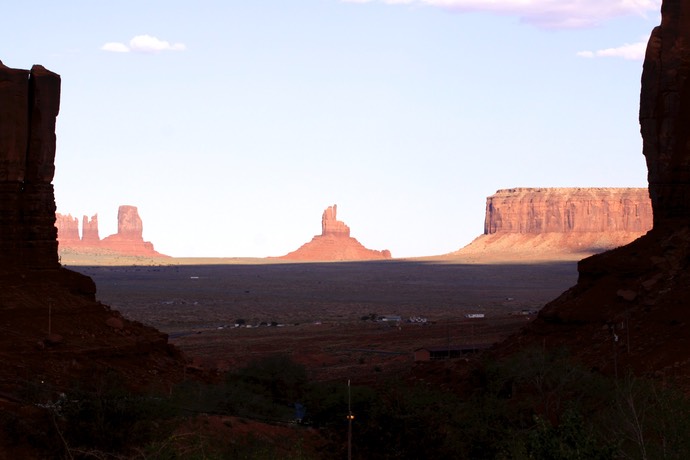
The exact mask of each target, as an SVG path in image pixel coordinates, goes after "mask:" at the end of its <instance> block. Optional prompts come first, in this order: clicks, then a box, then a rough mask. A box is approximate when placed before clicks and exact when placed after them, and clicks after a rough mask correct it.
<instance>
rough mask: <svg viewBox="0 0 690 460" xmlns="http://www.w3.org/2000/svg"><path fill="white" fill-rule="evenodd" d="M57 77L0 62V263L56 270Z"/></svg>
mask: <svg viewBox="0 0 690 460" xmlns="http://www.w3.org/2000/svg"><path fill="white" fill-rule="evenodd" d="M59 110H60V76H59V75H58V74H56V73H53V72H50V71H48V70H46V69H45V68H44V67H42V66H40V65H35V66H33V67H32V68H31V70H30V71H28V70H21V69H11V68H9V67H7V66H5V65H3V64H2V62H0V215H2V220H1V221H0V261H1V262H2V265H3V266H15V267H22V268H30V269H57V268H59V267H60V264H59V262H58V255H57V240H56V230H55V196H54V193H53V185H52V181H53V175H54V172H55V122H56V118H57V115H58V112H59Z"/></svg>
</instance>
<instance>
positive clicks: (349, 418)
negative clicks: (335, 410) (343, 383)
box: [347, 379, 355, 460]
mask: <svg viewBox="0 0 690 460" xmlns="http://www.w3.org/2000/svg"><path fill="white" fill-rule="evenodd" d="M354 419H355V416H354V415H353V414H352V405H351V396H350V379H347V460H352V420H354Z"/></svg>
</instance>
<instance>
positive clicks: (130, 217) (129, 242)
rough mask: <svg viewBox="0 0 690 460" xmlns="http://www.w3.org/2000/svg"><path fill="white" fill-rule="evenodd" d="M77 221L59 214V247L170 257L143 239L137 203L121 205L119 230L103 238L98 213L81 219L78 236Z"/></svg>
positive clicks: (87, 251)
mask: <svg viewBox="0 0 690 460" xmlns="http://www.w3.org/2000/svg"><path fill="white" fill-rule="evenodd" d="M78 225H79V224H78V220H77V219H76V218H73V217H72V216H71V215H69V214H68V215H66V216H64V215H62V214H59V213H58V214H56V226H57V238H58V241H59V250H60V251H65V250H71V251H76V252H86V253H89V254H98V253H103V254H112V253H116V254H122V255H128V256H141V257H168V256H166V255H163V254H160V253H159V252H157V251H156V250H155V249H154V248H153V244H152V243H150V242H148V241H144V238H143V236H142V235H143V231H144V225H143V223H142V220H141V217H139V211H138V209H137V208H136V207H135V206H127V205H123V206H120V208H119V209H118V213H117V233H116V234H113V235H110V236H107V237H105V238H103V239H102V240H101V239H100V237H99V233H98V214H96V215H94V216H93V217H91V219H89V218H88V217H87V216H84V218H83V220H82V237H81V238H79V228H78Z"/></svg>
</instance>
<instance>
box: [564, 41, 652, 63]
mask: <svg viewBox="0 0 690 460" xmlns="http://www.w3.org/2000/svg"><path fill="white" fill-rule="evenodd" d="M648 41H649V37H644V38H643V39H642V40H641V41H639V42H637V43H626V44H625V45H622V46H618V47H616V48H606V49H603V50H598V51H580V52H578V53H577V55H578V56H580V57H583V58H598V57H619V58H623V59H627V60H631V61H641V60H643V59H644V55H645V51H646V50H647V42H648Z"/></svg>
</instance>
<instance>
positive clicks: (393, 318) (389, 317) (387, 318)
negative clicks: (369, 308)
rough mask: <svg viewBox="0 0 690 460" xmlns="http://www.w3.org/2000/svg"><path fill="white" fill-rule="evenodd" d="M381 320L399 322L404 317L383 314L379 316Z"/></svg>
mask: <svg viewBox="0 0 690 460" xmlns="http://www.w3.org/2000/svg"><path fill="white" fill-rule="evenodd" d="M379 321H386V322H393V323H396V322H397V323H399V322H400V321H402V317H401V316H400V315H383V316H379Z"/></svg>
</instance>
